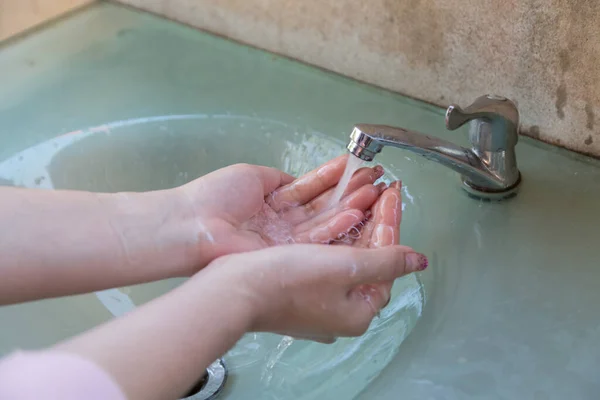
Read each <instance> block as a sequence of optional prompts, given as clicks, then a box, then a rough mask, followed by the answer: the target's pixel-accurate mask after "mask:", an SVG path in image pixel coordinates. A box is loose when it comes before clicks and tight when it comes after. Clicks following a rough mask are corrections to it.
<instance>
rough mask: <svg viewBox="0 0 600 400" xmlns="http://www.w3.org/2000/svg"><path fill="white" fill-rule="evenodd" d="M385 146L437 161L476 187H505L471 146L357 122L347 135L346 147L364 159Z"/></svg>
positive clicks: (418, 133) (394, 128) (369, 157)
mask: <svg viewBox="0 0 600 400" xmlns="http://www.w3.org/2000/svg"><path fill="white" fill-rule="evenodd" d="M384 146H391V147H397V148H400V149H405V150H409V151H412V152H413V153H416V154H419V155H421V156H423V157H425V158H427V159H428V160H431V161H435V162H437V163H440V164H442V165H444V166H446V167H448V168H450V169H453V170H454V171H456V172H458V173H459V174H461V175H462V176H463V177H466V178H468V179H469V180H470V181H472V182H474V183H475V184H476V185H477V186H480V187H489V188H492V189H497V190H502V189H505V188H506V182H504V180H503V179H502V177H501V176H498V175H497V174H494V172H493V171H491V170H489V169H488V168H487V167H486V165H485V164H484V163H483V162H482V160H481V159H480V158H479V157H478V156H477V155H476V154H475V153H474V152H473V151H472V150H471V149H467V148H464V147H462V146H458V145H456V144H454V143H452V142H449V141H447V140H443V139H439V138H436V137H432V136H429V135H426V134H423V133H420V132H415V131H411V130H409V129H404V128H398V127H393V126H387V125H374V124H357V125H355V126H354V130H353V131H352V133H351V134H350V142H349V143H348V150H349V151H350V152H351V153H352V154H354V155H355V156H357V157H359V158H361V159H363V160H365V161H373V159H374V158H375V155H376V154H377V153H379V152H380V151H381V150H382V148H383V147H384Z"/></svg>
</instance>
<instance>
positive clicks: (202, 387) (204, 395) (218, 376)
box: [181, 359, 227, 400]
mask: <svg viewBox="0 0 600 400" xmlns="http://www.w3.org/2000/svg"><path fill="white" fill-rule="evenodd" d="M226 380H227V368H225V363H224V362H223V360H221V359H218V360H217V361H215V362H214V363H212V364H211V365H210V366H209V367H208V368H207V369H206V372H205V373H204V375H203V376H202V378H200V380H199V381H198V382H197V383H196V384H195V385H194V387H193V388H192V389H191V390H190V391H189V392H188V394H186V397H184V398H183V399H181V400H211V399H214V398H215V397H217V395H218V394H219V393H221V390H222V389H223V387H224V386H225V381H226Z"/></svg>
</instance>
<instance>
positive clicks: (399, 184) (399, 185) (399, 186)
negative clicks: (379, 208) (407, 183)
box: [390, 181, 402, 190]
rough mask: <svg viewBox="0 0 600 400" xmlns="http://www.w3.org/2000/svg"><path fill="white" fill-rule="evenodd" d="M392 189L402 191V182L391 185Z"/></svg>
mask: <svg viewBox="0 0 600 400" xmlns="http://www.w3.org/2000/svg"><path fill="white" fill-rule="evenodd" d="M390 187H391V188H394V189H398V190H400V189H402V181H395V182H392V184H391V185H390Z"/></svg>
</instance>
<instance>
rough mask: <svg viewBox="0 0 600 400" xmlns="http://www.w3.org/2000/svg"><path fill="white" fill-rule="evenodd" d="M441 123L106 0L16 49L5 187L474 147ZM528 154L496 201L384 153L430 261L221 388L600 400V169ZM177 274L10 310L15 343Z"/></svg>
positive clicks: (0, 67) (356, 87)
mask: <svg viewBox="0 0 600 400" xmlns="http://www.w3.org/2000/svg"><path fill="white" fill-rule="evenodd" d="M84 27H85V29H84ZM500 94H501V93H500ZM450 100H451V99H450ZM443 114H444V109H442V108H438V107H434V106H432V105H428V104H424V103H421V102H418V101H415V100H411V99H408V98H406V97H403V96H400V95H397V94H394V93H390V92H387V91H385V90H381V89H377V88H374V87H371V86H368V85H364V84H360V83H357V82H355V81H352V80H350V79H346V78H343V77H340V76H337V75H334V74H328V73H326V72H324V71H321V70H318V69H314V68H311V67H310V66H307V65H303V64H299V63H296V62H294V61H292V60H287V59H284V58H281V57H278V56H276V55H272V54H269V53H266V52H262V51H260V50H256V49H249V48H247V47H244V46H241V45H239V44H236V43H232V42H229V41H227V40H224V39H220V38H216V37H212V36H210V35H207V34H204V33H200V32H197V31H195V30H193V29H190V28H188V27H184V26H180V25H177V24H175V23H172V22H169V21H166V20H163V19H160V18H157V17H154V16H151V15H148V14H144V13H138V12H135V11H132V10H130V9H126V8H122V7H119V6H115V5H112V4H108V3H100V4H98V5H95V6H92V7H90V8H87V9H86V10H84V11H82V12H79V13H76V14H74V15H72V16H70V17H69V18H67V19H64V20H61V21H59V22H58V23H56V24H53V25H50V26H48V27H45V28H44V29H43V30H40V31H38V32H35V33H33V34H31V35H29V36H27V37H23V38H21V39H19V40H13V41H10V42H7V43H5V44H4V45H3V47H2V48H1V51H0V121H2V129H1V130H0V184H15V185H24V186H39V187H56V188H78V189H87V190H102V191H118V190H147V189H157V188H164V187H172V186H176V185H179V184H181V183H184V182H186V181H188V180H190V179H193V178H194V177H196V176H199V175H201V174H203V173H206V172H209V171H211V170H214V169H216V168H219V167H221V166H225V165H228V164H230V163H234V162H254V163H262V164H268V165H273V166H277V167H280V168H283V169H285V170H287V171H289V172H292V173H295V174H299V173H302V172H304V171H306V170H307V169H310V168H312V167H314V166H315V165H317V164H318V163H320V162H322V161H324V160H326V159H328V158H331V157H333V156H335V155H337V154H340V153H341V152H343V151H344V150H343V148H344V145H345V144H346V143H347V139H348V135H349V133H350V130H351V129H352V126H353V125H354V124H355V123H376V124H386V125H392V126H402V127H404V128H407V129H412V130H417V131H420V132H425V133H428V134H431V135H434V136H439V137H444V138H447V139H448V140H450V141H452V142H454V143H457V144H460V145H466V144H467V132H466V129H459V130H457V131H453V132H448V131H446V130H445V128H444V115H443ZM90 127H93V128H90ZM263 147H266V148H267V149H269V151H266V152H265V151H260V149H261V148H263ZM252 149H256V151H251V150H252ZM109 151H110V152H111V153H109ZM516 151H517V159H518V162H519V168H520V170H521V173H522V175H523V183H522V187H521V189H520V192H519V194H518V195H517V196H516V197H514V198H512V199H510V200H506V201H502V202H483V201H479V200H475V199H472V198H469V197H468V196H467V195H466V194H465V193H464V192H463V190H462V189H461V187H460V179H459V177H458V176H457V175H456V174H455V173H454V172H452V171H450V170H448V169H446V168H444V167H442V166H440V165H437V164H435V163H432V162H430V161H427V160H425V159H423V158H419V157H418V156H416V155H414V154H411V153H408V152H403V151H401V150H398V149H388V148H384V149H383V151H382V153H381V154H380V155H378V156H377V160H376V161H377V162H379V163H381V164H383V165H384V167H385V168H386V171H387V179H392V178H394V177H397V178H400V179H402V181H403V183H404V186H405V189H404V192H403V199H404V203H405V204H404V207H405V214H404V219H403V223H402V234H401V242H402V243H403V244H406V245H409V246H413V247H415V248H416V249H418V250H419V251H423V252H425V253H426V254H427V255H428V256H429V259H430V265H431V266H430V268H428V269H427V270H426V271H424V272H423V273H421V274H419V275H413V276H411V277H409V278H406V279H402V280H399V281H398V282H397V283H396V284H395V286H394V298H393V300H392V305H391V307H390V308H389V309H386V310H385V312H384V313H383V314H382V315H381V317H380V318H379V319H377V320H375V321H374V324H373V326H372V327H371V329H370V331H369V333H368V334H367V335H366V336H365V337H363V338H356V339H344V340H340V341H339V342H338V343H336V344H335V345H333V346H325V345H319V344H314V343H310V342H303V341H296V342H291V343H290V341H289V340H288V338H286V337H281V336H277V335H266V334H265V335H248V336H246V337H244V338H243V339H242V340H241V341H240V343H238V345H237V346H236V347H235V348H234V349H232V350H231V351H230V352H229V353H228V354H227V355H226V357H225V361H226V363H228V367H230V368H231V370H232V374H231V377H230V379H229V380H228V383H227V385H226V388H225V391H224V393H223V398H226V399H237V398H258V397H257V395H256V394H257V393H258V392H260V391H261V390H263V389H264V390H265V391H264V393H261V397H260V398H269V397H268V396H270V398H286V397H284V396H285V395H286V394H287V395H288V396H292V397H291V398H301V399H305V398H306V399H308V398H320V396H321V397H323V398H327V397H331V398H336V399H352V398H355V399H360V400H363V399H364V400H367V399H375V398H376V399H382V400H387V399H389V400H392V399H397V398H398V396H399V394H402V397H403V398H409V399H413V398H424V399H425V398H434V399H438V398H443V399H481V398H498V399H504V398H527V399H529V398H531V399H536V398H539V399H564V398H576V399H595V398H596V397H597V393H599V392H600V382H599V381H598V379H597V373H596V371H597V370H598V368H599V367H600V348H599V347H598V346H597V343H599V342H600V310H599V309H598V307H597V304H600V290H598V286H599V282H600V265H599V263H598V261H597V260H598V256H597V254H598V251H597V249H596V247H595V246H597V243H599V242H600V229H599V228H598V227H599V226H600V212H598V206H597V199H598V198H600V162H598V161H597V160H592V159H589V158H585V157H583V156H579V155H576V154H573V153H570V152H568V151H564V150H560V149H556V148H553V147H550V146H547V145H545V144H541V143H539V142H536V141H533V140H531V139H528V138H523V137H522V138H520V142H519V144H518V145H517V149H516ZM34 152H35V154H34ZM178 284H180V281H179V280H170V281H163V282H156V283H152V284H147V285H140V286H135V287H129V288H118V289H113V290H110V291H104V292H100V293H96V294H89V295H84V296H75V297H69V298H61V299H54V300H49V301H42V302H34V303H28V304H24V305H18V306H11V307H4V308H1V309H0V320H1V321H2V330H1V332H0V354H4V353H6V352H8V351H9V350H10V349H13V348H14V347H16V346H23V347H27V348H29V347H38V346H45V345H49V344H52V343H54V342H56V341H58V340H60V339H63V338H65V337H67V336H70V335H73V334H76V333H78V332H81V331H83V330H85V329H88V328H89V327H91V326H94V325H96V324H98V323H101V322H103V321H106V320H108V319H109V318H112V317H113V316H114V315H120V314H122V313H124V312H126V311H127V310H129V309H131V308H132V307H135V306H136V305H138V304H141V303H144V302H146V301H148V300H150V299H151V298H154V297H155V296H157V295H159V294H161V293H164V292H165V291H167V290H169V289H170V288H172V287H175V286H176V285H178ZM258 366H260V368H258ZM282 393H283V395H282ZM280 395H281V396H283V397H277V396H280Z"/></svg>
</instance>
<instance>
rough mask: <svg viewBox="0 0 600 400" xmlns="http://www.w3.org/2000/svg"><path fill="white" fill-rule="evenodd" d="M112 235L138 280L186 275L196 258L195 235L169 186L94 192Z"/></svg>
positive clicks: (124, 262)
mask: <svg viewBox="0 0 600 400" xmlns="http://www.w3.org/2000/svg"><path fill="white" fill-rule="evenodd" d="M98 199H99V201H100V202H101V203H102V204H103V206H104V213H105V216H106V219H107V223H108V225H109V226H110V228H111V230H112V232H111V233H112V235H111V236H112V238H113V240H114V243H115V246H116V247H117V248H118V253H119V254H120V259H121V263H120V264H121V265H123V266H125V267H127V268H128V269H129V270H130V271H131V273H132V274H135V275H136V276H135V280H136V281H139V282H143V281H150V280H158V279H166V278H172V277H181V276H189V275H190V274H191V273H192V271H193V269H194V264H195V263H196V262H197V257H198V255H197V249H196V243H195V240H196V238H195V237H194V235H193V232H192V229H191V228H190V227H189V224H188V223H187V222H186V221H185V220H184V219H183V218H182V216H181V212H180V210H181V208H180V205H179V204H178V199H177V197H176V196H175V195H174V194H173V193H172V191H171V190H162V191H154V192H145V193H115V194H98Z"/></svg>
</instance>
